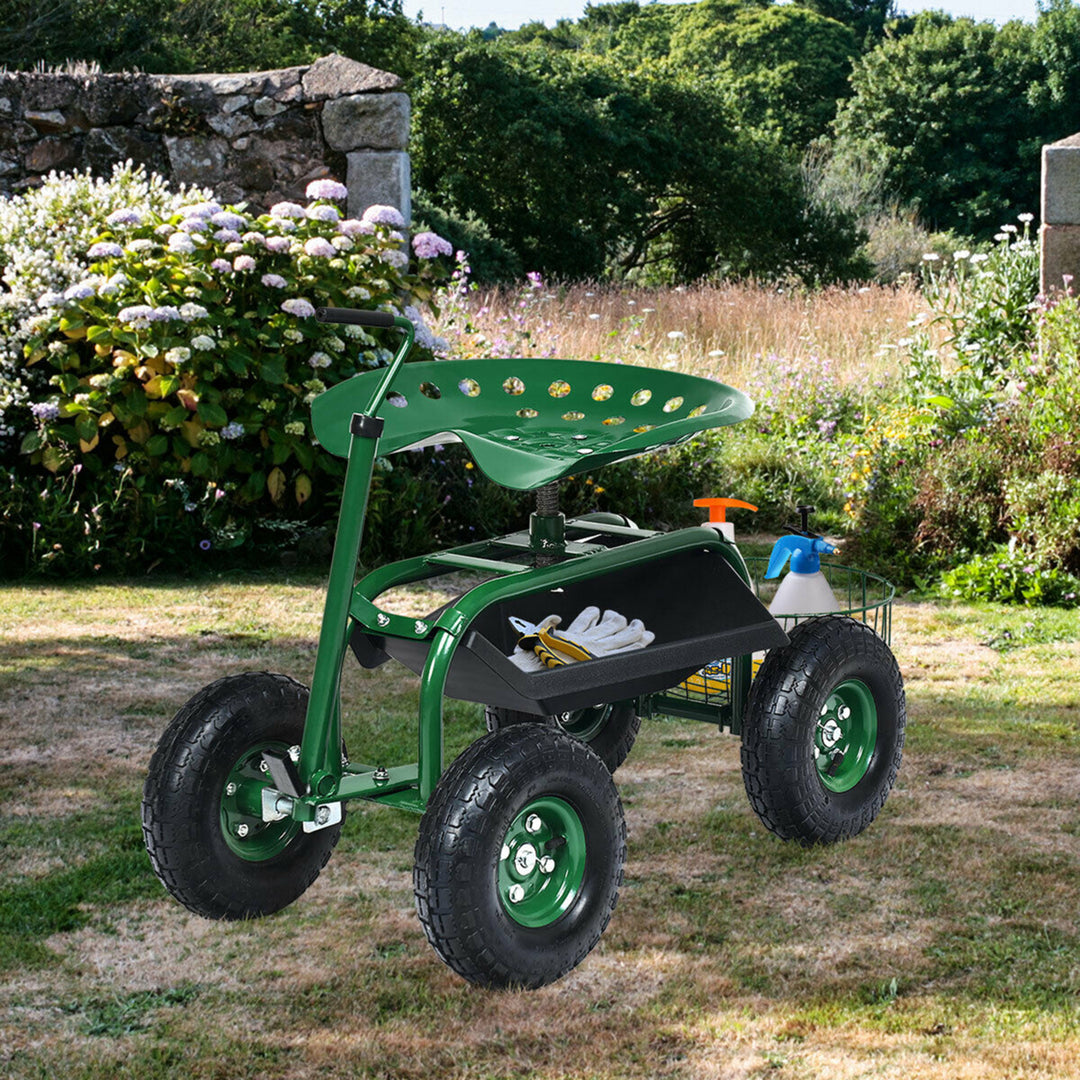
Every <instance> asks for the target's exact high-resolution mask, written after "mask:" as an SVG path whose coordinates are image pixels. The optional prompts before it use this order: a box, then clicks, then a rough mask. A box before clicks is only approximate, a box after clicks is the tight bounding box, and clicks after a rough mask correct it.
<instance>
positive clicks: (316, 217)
mask: <svg viewBox="0 0 1080 1080" xmlns="http://www.w3.org/2000/svg"><path fill="white" fill-rule="evenodd" d="M306 213H307V216H308V217H309V218H310V219H311V220H312V221H339V220H340V219H341V215H340V214H339V213H338V211H337V207H336V206H327V205H326V204H325V203H315V204H313V205H312V206H309V207H308V208H307V211H306Z"/></svg>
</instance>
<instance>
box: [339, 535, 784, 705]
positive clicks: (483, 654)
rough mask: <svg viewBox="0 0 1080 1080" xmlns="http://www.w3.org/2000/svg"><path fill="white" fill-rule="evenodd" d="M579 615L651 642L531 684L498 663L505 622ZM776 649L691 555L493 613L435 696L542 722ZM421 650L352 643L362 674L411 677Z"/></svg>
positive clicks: (765, 622)
mask: <svg viewBox="0 0 1080 1080" xmlns="http://www.w3.org/2000/svg"><path fill="white" fill-rule="evenodd" d="M589 605H595V606H596V607H598V608H600V610H601V611H604V610H605V609H607V608H614V609H615V610H616V611H619V612H621V613H622V614H623V615H625V616H626V617H627V619H641V620H642V622H644V624H645V627H646V629H648V630H651V631H652V632H653V633H654V634H655V635H656V640H655V641H654V642H653V643H652V644H651V645H649V646H647V647H646V648H644V649H635V650H633V651H631V652H627V653H622V654H618V655H615V656H611V657H601V658H597V659H596V660H584V661H579V662H577V663H573V664H567V665H566V666H564V667H560V668H554V669H551V670H548V671H543V672H539V673H533V674H527V673H526V672H523V671H521V670H520V669H519V668H518V667H516V666H515V665H514V664H512V663H510V661H509V660H508V659H507V654H508V653H510V652H512V651H513V649H514V645H515V643H516V641H517V634H516V633H515V631H514V630H513V628H512V627H511V626H510V623H509V621H508V617H509V616H510V615H516V616H518V617H519V618H522V619H527V620H528V621H529V622H539V621H540V620H541V619H543V618H544V617H545V616H547V615H550V614H552V613H555V614H559V615H561V616H562V620H563V621H562V625H563V627H564V628H565V627H567V626H569V624H570V622H571V621H572V620H573V619H574V618H575V617H576V616H577V614H578V612H580V611H581V610H582V609H583V608H585V607H588V606H589ZM786 642H787V635H786V634H785V633H784V631H783V628H782V627H781V626H780V624H779V623H778V622H777V621H776V620H775V619H774V618H773V617H772V616H771V615H770V614H769V612H768V610H767V609H766V608H765V607H764V606H763V605H762V604H761V603H760V602H759V601H758V599H757V597H755V596H754V594H753V592H752V591H751V590H750V589H749V588H748V587H747V585H746V584H745V583H744V582H743V580H742V579H741V578H740V577H739V575H738V574H737V573H736V572H735V571H734V570H733V569H732V568H731V566H730V565H729V564H728V562H727V561H726V560H725V559H724V558H723V556H722V555H720V554H719V553H718V552H716V551H715V549H713V550H710V549H709V548H701V549H699V550H692V551H682V552H679V553H677V554H675V555H671V556H668V557H666V558H663V559H658V560H657V561H655V562H650V563H648V564H646V565H643V566H634V567H629V568H625V569H621V570H614V571H612V572H610V573H607V574H603V575H601V576H598V577H594V578H590V579H589V580H588V581H582V582H577V583H575V584H572V585H568V586H566V587H565V588H558V589H544V590H541V591H540V592H536V593H531V594H528V595H525V596H519V597H516V598H514V599H511V600H506V601H502V602H499V603H496V604H493V605H492V606H491V607H489V608H486V609H485V610H484V611H483V612H481V614H480V615H478V616H477V617H476V619H474V620H473V622H472V624H471V626H470V627H469V628H468V629H467V630H466V631H465V635H464V638H463V640H462V641H461V643H460V644H459V645H458V648H457V651H456V652H455V654H454V658H453V660H452V662H451V665H450V672H449V675H448V677H447V681H446V691H445V693H446V696H447V697H451V698H456V699H458V700H460V701H478V702H482V703H484V704H487V705H499V706H502V707H504V708H509V709H518V710H521V711H522V712H529V713H535V714H537V715H541V716H545V715H550V714H552V713H559V712H565V711H567V710H570V709H580V708H585V707H588V706H590V705H598V704H602V703H605V702H609V701H621V700H623V699H626V698H632V697H636V696H637V695H638V694H645V693H650V692H653V691H657V690H664V689H667V688H668V687H670V686H675V685H677V684H678V683H680V682H682V680H683V679H685V678H686V677H687V676H688V675H691V674H693V672H695V671H697V670H698V669H699V668H701V666H702V665H703V664H707V663H709V662H710V661H713V660H717V659H720V658H723V657H728V656H741V655H744V654H746V653H751V652H754V651H756V650H758V649H770V648H774V647H775V646H777V645H783V644H785V643H786ZM429 647H430V641H410V640H406V639H404V638H394V637H385V636H378V635H374V634H367V633H361V632H358V633H356V634H355V635H354V640H353V648H354V651H355V652H356V654H357V657H358V658H359V660H360V662H361V663H362V664H363V665H364V666H365V667H376V666H378V664H380V663H382V662H383V661H384V660H385V659H386V658H387V656H388V655H389V656H392V657H393V658H394V659H395V660H398V661H400V662H401V663H402V664H404V665H405V666H406V667H407V668H410V669H411V670H412V671H414V672H416V673H417V674H420V673H421V672H422V671H423V669H424V662H425V660H426V659H427V653H428V649H429Z"/></svg>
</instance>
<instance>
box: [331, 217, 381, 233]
mask: <svg viewBox="0 0 1080 1080" xmlns="http://www.w3.org/2000/svg"><path fill="white" fill-rule="evenodd" d="M338 232H340V233H344V234H345V236H371V234H372V233H374V232H375V226H374V225H372V224H371V222H370V221H357V220H356V218H348V219H347V220H346V221H342V222H339V223H338Z"/></svg>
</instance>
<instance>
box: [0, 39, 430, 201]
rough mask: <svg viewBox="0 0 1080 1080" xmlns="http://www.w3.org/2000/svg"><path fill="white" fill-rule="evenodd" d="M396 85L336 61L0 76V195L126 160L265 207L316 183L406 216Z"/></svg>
mask: <svg viewBox="0 0 1080 1080" xmlns="http://www.w3.org/2000/svg"><path fill="white" fill-rule="evenodd" d="M400 86H401V79H400V78H398V76H397V75H392V74H390V73H389V72H386V71H379V70H378V69H377V68H372V67H368V65H366V64H360V63H357V62H356V61H355V60H349V59H347V58H346V57H343V56H337V55H331V56H324V57H323V58H322V59H320V60H317V61H316V62H315V63H314V64H312V65H310V66H308V67H294V68H284V69H282V70H280V71H258V72H242V73H237V74H229V75H141V74H135V75H132V74H97V75H66V74H37V73H28V72H7V73H4V74H0V192H17V191H20V190H22V189H24V188H26V187H31V186H34V185H36V184H39V183H41V179H42V177H43V176H44V175H45V174H47V173H49V172H50V171H52V170H54V169H55V170H57V171H68V172H70V171H73V170H76V169H80V170H82V169H90V170H91V171H93V172H94V173H96V174H100V175H108V174H109V173H110V172H111V171H112V166H113V163H114V162H119V161H124V160H127V159H130V160H131V161H134V162H135V163H137V164H139V163H141V164H144V165H145V166H146V167H147V168H148V169H152V170H154V171H155V172H158V173H161V174H162V175H164V176H166V177H168V178H169V179H170V180H171V181H172V182H173V183H174V184H177V185H178V184H181V183H188V184H200V185H204V186H206V187H209V188H212V189H213V191H214V194H215V195H216V196H217V198H218V199H220V200H222V201H227V202H231V203H236V202H241V201H246V202H248V203H250V204H252V205H254V206H259V207H263V208H265V207H269V206H271V205H273V204H274V203H275V202H280V201H281V200H283V199H288V200H292V201H296V200H300V199H302V197H303V194H304V188H305V187H306V186H307V184H308V183H310V182H311V181H312V180H316V179H320V178H322V177H332V178H334V179H335V180H341V181H344V182H345V183H346V184H347V186H348V188H349V213H350V214H351V215H358V214H360V213H361V212H362V211H363V210H364V208H365V207H367V206H369V205H371V204H372V203H386V204H389V205H391V206H395V207H397V208H398V209H399V210H400V211H401V212H402V213H403V214H404V216H405V218H406V220H409V218H410V209H411V207H410V177H409V157H408V154H407V152H406V147H407V143H408V138H409V98H408V96H407V95H405V94H403V93H401V92H400V90H399V87H400Z"/></svg>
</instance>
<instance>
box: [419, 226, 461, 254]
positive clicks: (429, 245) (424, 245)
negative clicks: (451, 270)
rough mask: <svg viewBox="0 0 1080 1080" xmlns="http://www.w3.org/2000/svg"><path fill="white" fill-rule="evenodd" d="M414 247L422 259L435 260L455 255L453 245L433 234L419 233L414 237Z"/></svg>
mask: <svg viewBox="0 0 1080 1080" xmlns="http://www.w3.org/2000/svg"><path fill="white" fill-rule="evenodd" d="M412 247H413V251H415V252H416V254H417V255H418V256H419V257H420V258H421V259H434V258H437V257H438V256H439V255H453V254H454V246H453V244H451V243H450V241H449V240H444V239H443V238H442V237H441V236H439V234H438V233H433V232H422V233H417V234H416V235H415V236H414V237H413V240H412Z"/></svg>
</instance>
